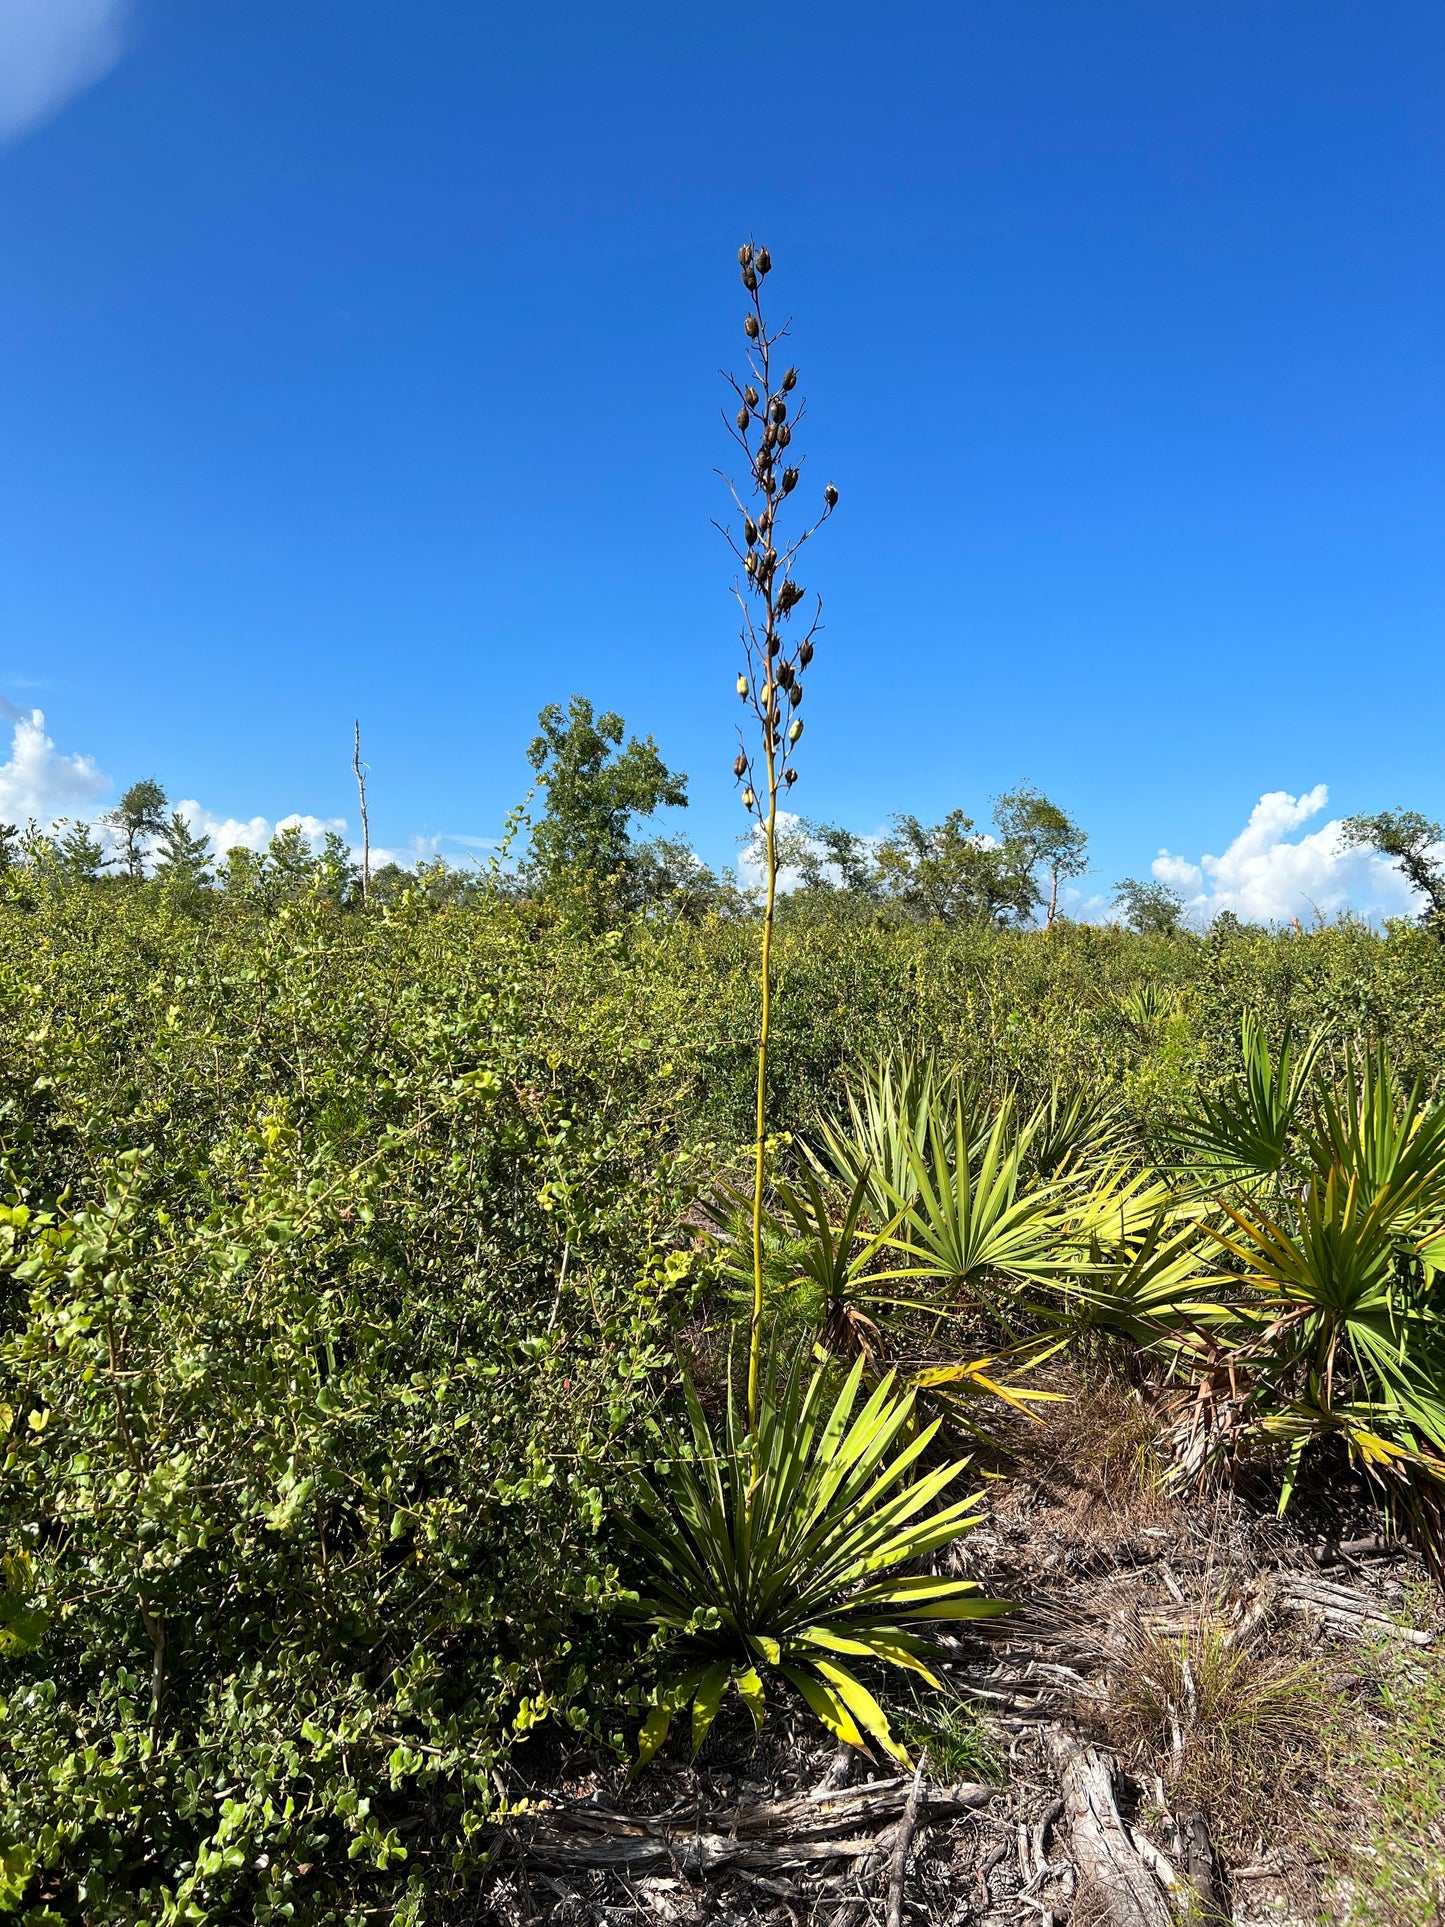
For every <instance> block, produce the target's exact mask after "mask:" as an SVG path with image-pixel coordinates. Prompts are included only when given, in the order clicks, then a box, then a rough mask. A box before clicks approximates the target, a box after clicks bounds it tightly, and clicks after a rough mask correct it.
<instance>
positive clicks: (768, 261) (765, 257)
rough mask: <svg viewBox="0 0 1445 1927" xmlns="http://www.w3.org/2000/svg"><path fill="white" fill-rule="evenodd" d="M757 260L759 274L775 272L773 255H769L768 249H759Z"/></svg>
mask: <svg viewBox="0 0 1445 1927" xmlns="http://www.w3.org/2000/svg"><path fill="white" fill-rule="evenodd" d="M757 258H758V273H759V274H771V273H772V271H773V257H772V255H771V254H769V253H768V251H767V249H766V248H759V249H758V257H757Z"/></svg>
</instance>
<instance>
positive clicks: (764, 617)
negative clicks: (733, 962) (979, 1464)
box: [717, 241, 838, 1434]
mask: <svg viewBox="0 0 1445 1927" xmlns="http://www.w3.org/2000/svg"><path fill="white" fill-rule="evenodd" d="M772 265H773V264H772V259H771V256H770V255H769V253H768V250H767V249H766V248H763V247H756V246H754V245H753V243H752V242H750V241H749V242H745V243H744V245H743V246H742V247H741V248H739V249H738V267H739V269H740V271H741V274H742V282H743V286H744V288H746V289H747V292H748V299H749V302H750V306H749V308H748V311H747V313H746V315H745V316H744V317H743V332H744V334H745V335H746V336H747V340H748V351H747V373H746V374H745V375H744V376H743V377H742V378H741V379H739V377H738V376H736V375H731V374H730V375H727V376H725V379H726V381H727V383H728V385H729V387H730V388H731V389H732V391H733V394H734V396H735V398H736V400H737V404H738V406H737V411H736V413H735V414H734V415H732V416H731V418H730V419H729V418H728V417H727V415H726V414H725V416H724V419H725V420H727V421H728V429H729V433H730V434H731V435H732V437H733V440H734V441H735V442H736V443H737V445H738V447H739V448H740V449H741V450H742V453H743V455H744V457H745V458H746V461H747V479H746V481H745V482H743V483H741V484H739V483H738V482H735V481H734V480H733V478H732V477H731V476H730V475H728V474H726V473H724V472H723V471H719V473H721V474H722V475H723V480H724V481H725V482H726V484H727V488H728V493H729V494H730V495H731V497H732V500H733V506H734V508H735V509H736V511H737V514H738V516H739V517H740V518H741V528H739V527H738V526H737V525H736V524H735V523H727V524H724V523H718V524H717V526H718V527H719V528H720V529H721V530H722V533H723V535H724V537H725V538H726V540H727V543H728V546H729V547H730V548H731V549H732V552H733V554H734V555H735V556H736V557H737V560H738V563H739V564H740V566H741V569H742V574H741V575H740V576H739V577H736V578H735V579H734V582H733V594H734V595H735V596H736V598H737V602H738V607H739V609H740V610H741V612H742V628H741V632H740V634H741V640H742V645H743V653H744V664H743V667H742V669H741V670H739V672H738V679H737V693H738V695H739V697H740V698H741V699H742V701H743V703H744V705H745V706H746V707H747V709H748V710H749V711H750V712H751V723H750V725H749V726H748V727H746V728H740V729H739V731H738V744H739V747H738V755H737V760H736V762H734V764H733V775H734V776H735V777H736V778H737V781H738V783H739V784H740V785H741V788H742V801H743V807H744V808H745V809H746V810H747V811H748V813H749V815H750V816H751V817H752V818H753V819H754V820H755V822H756V823H757V825H758V832H759V838H760V843H761V849H762V858H763V892H764V894H763V941H762V961H761V977H762V1015H761V1020H760V1023H759V1026H758V1052H757V1103H756V1109H755V1116H754V1142H753V1209H752V1242H753V1252H752V1257H753V1304H752V1320H751V1325H750V1329H749V1339H748V1431H749V1433H750V1434H756V1432H757V1428H758V1399H759V1387H760V1373H761V1362H762V1342H763V1194H764V1189H765V1186H766V1182H767V1107H768V1051H769V1046H770V1044H771V1042H772V1026H773V926H774V919H775V914H776V909H777V897H778V798H779V795H780V794H781V793H782V792H784V791H786V790H790V789H791V788H792V786H793V784H794V783H795V782H796V781H797V780H798V771H797V767H796V761H795V759H796V755H797V749H798V744H799V742H800V741H801V740H802V735H803V718H802V715H801V714H800V711H801V708H802V702H803V682H804V678H805V676H806V674H807V670H808V666H809V664H810V663H811V662H812V660H813V651H814V643H815V639H816V637H817V634H818V630H819V628H820V627H821V618H822V606H823V605H822V601H821V598H817V597H815V598H814V601H813V608H812V614H811V619H810V620H808V621H807V625H806V627H803V626H802V624H801V623H800V624H799V626H798V628H797V629H794V628H792V627H791V626H790V623H791V618H792V616H793V614H794V611H795V610H797V609H798V608H799V607H800V606H801V605H802V604H803V602H804V601H805V600H806V599H807V595H806V591H805V590H804V589H803V587H802V585H801V584H800V583H799V582H798V580H797V578H796V576H795V575H794V573H793V571H794V566H795V564H796V562H797V559H798V556H799V554H800V552H801V551H802V549H803V547H804V545H805V544H806V543H807V542H809V541H810V540H811V539H812V537H813V536H814V535H816V534H817V532H818V530H819V529H820V528H821V527H822V526H823V524H824V522H826V521H827V519H828V517H829V516H830V515H831V514H832V513H833V510H834V508H835V507H836V506H837V502H838V491H837V489H835V488H834V486H833V484H832V483H831V482H829V484H828V486H827V487H826V488H825V489H824V491H823V509H822V512H821V514H819V515H818V516H817V517H816V519H815V520H813V521H811V522H810V521H808V519H807V517H806V516H802V517H800V518H799V520H798V522H797V525H796V529H795V532H794V533H793V534H791V535H787V534H785V524H786V523H787V522H788V520H789V515H790V511H791V510H792V509H793V508H794V507H795V506H796V504H795V503H794V500H793V497H794V491H795V490H796V489H797V487H798V483H799V481H800V480H801V478H802V457H801V456H800V455H798V454H795V453H794V452H792V443H793V438H794V435H795V434H796V432H797V429H798V427H799V425H800V424H801V422H802V419H803V416H804V414H805V412H806V404H805V403H804V402H803V400H802V398H801V397H800V396H798V395H797V386H798V371H797V369H796V368H795V367H793V366H792V364H791V363H789V364H788V366H787V367H786V368H783V369H782V370H781V371H780V370H779V366H778V364H779V363H780V362H781V361H782V356H781V355H780V354H779V352H778V349H779V346H780V344H781V343H782V342H783V341H784V340H785V339H786V337H787V334H788V328H789V324H788V323H787V322H786V321H785V322H784V323H783V324H782V325H781V327H778V328H775V329H774V328H770V327H769V325H768V321H767V317H766V316H765V314H764V312H763V284H764V282H765V281H766V280H767V277H768V275H769V274H770V273H771V272H772Z"/></svg>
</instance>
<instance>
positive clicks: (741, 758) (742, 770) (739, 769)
mask: <svg viewBox="0 0 1445 1927" xmlns="http://www.w3.org/2000/svg"><path fill="white" fill-rule="evenodd" d="M747 773H748V759H747V755H746V753H745V752H744V751H743V750H739V751H738V760H737V761H736V762H735V763H734V764H733V775H734V776H736V777H738V778H739V779H740V780H741V778H742V777H744V776H746V775H747Z"/></svg>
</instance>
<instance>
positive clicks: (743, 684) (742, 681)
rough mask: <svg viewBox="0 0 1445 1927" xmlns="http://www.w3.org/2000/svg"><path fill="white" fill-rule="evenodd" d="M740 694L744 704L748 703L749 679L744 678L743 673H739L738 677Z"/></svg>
mask: <svg viewBox="0 0 1445 1927" xmlns="http://www.w3.org/2000/svg"><path fill="white" fill-rule="evenodd" d="M738 694H739V695H740V696H741V697H742V699H743V701H744V702H746V701H747V699H748V679H747V677H746V676H744V675H742V674H741V673H739V675H738Z"/></svg>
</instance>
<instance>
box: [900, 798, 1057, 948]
mask: <svg viewBox="0 0 1445 1927" xmlns="http://www.w3.org/2000/svg"><path fill="white" fill-rule="evenodd" d="M878 870H879V874H880V876H881V879H882V882H883V887H884V889H885V890H886V892H887V894H888V895H889V896H890V897H891V898H892V899H893V900H894V901H895V902H896V903H898V904H900V905H902V906H903V907H904V908H905V909H907V910H910V911H911V912H913V914H914V915H916V916H920V917H932V918H937V919H938V921H939V922H940V923H1001V924H1002V923H1009V922H1015V923H1024V922H1026V921H1027V919H1028V918H1029V917H1030V916H1032V915H1033V912H1034V910H1035V908H1036V907H1037V905H1038V902H1039V889H1038V885H1037V884H1036V883H1035V882H1034V879H1033V874H1032V871H1031V868H1030V865H1029V852H1028V850H1027V849H1026V848H1025V847H1024V846H1023V845H1022V844H1020V843H1019V842H1017V841H1016V840H1014V839H1012V838H1005V840H1004V841H1003V842H1002V843H992V842H990V841H989V840H988V839H987V838H985V837H982V836H980V835H979V834H978V833H977V831H976V830H975V829H974V826H973V818H972V817H970V816H965V815H964V813H963V811H962V810H950V811H949V813H948V815H947V816H946V817H945V818H944V819H943V821H942V822H941V823H936V824H934V825H933V827H932V828H931V829H930V828H927V827H925V825H924V824H922V823H921V822H920V821H919V820H918V818H917V817H916V816H895V817H894V818H893V833H892V835H891V836H889V837H887V838H885V840H884V841H883V842H882V843H881V844H880V845H879V846H878Z"/></svg>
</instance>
